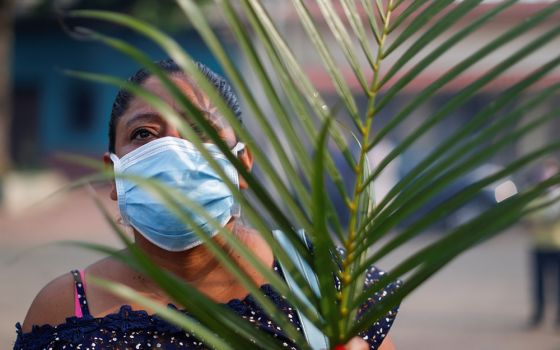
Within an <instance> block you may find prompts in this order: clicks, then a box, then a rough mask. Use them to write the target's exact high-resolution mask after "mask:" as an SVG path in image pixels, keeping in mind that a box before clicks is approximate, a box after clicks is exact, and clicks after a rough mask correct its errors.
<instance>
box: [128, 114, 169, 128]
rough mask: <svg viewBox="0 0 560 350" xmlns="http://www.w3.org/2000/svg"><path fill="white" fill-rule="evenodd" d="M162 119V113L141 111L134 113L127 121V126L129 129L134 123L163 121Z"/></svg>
mask: <svg viewBox="0 0 560 350" xmlns="http://www.w3.org/2000/svg"><path fill="white" fill-rule="evenodd" d="M162 119H163V118H162V117H161V115H159V114H157V113H139V114H135V115H133V116H132V117H130V118H129V119H128V120H127V121H126V128H127V129H128V128H130V127H131V126H132V125H134V124H138V123H142V122H161V121H162Z"/></svg>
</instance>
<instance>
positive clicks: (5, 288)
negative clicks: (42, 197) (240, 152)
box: [0, 190, 560, 350]
mask: <svg viewBox="0 0 560 350" xmlns="http://www.w3.org/2000/svg"><path fill="white" fill-rule="evenodd" d="M99 195H100V196H101V197H102V198H104V201H105V202H106V204H108V205H109V207H110V208H111V210H113V212H115V213H116V211H115V206H114V204H113V203H111V201H110V200H109V199H108V196H107V191H106V190H101V191H100V193H99ZM46 203H47V204H46V205H44V206H43V207H37V208H34V209H30V210H27V211H26V212H25V214H20V215H18V216H15V217H14V216H13V215H8V214H7V213H2V214H1V216H0V227H1V228H2V229H1V237H2V244H1V247H0V257H1V258H0V295H2V298H1V299H0V309H1V310H2V318H1V320H0V322H1V323H0V348H2V349H8V348H11V346H12V344H13V340H14V338H15V328H14V324H15V323H16V321H22V320H23V318H24V316H25V312H26V310H27V308H28V307H29V305H30V303H31V301H32V299H33V297H34V295H35V294H36V293H37V292H38V291H39V289H40V288H41V287H42V286H43V285H44V284H45V283H47V282H48V281H50V280H51V279H53V278H54V277H56V276H58V275H60V274H63V273H66V272H68V271H70V270H71V269H74V268H82V267H85V266H87V264H89V263H90V262H92V261H94V260H95V259H97V258H98V255H96V254H94V253H91V252H88V251H85V250H83V249H80V248H74V247H69V246H67V245H61V244H58V243H56V242H57V241H61V240H86V241H93V242H98V243H106V244H110V245H118V242H117V240H116V239H115V237H114V236H113V234H112V233H111V231H110V228H109V226H108V225H107V224H106V223H105V222H104V221H103V218H102V216H101V214H100V213H99V211H98V210H97V209H96V208H95V205H94V204H93V202H92V200H91V199H90V198H89V197H88V195H87V193H86V192H85V191H77V192H74V193H70V194H67V195H63V196H61V197H58V198H55V199H54V200H49V201H48V202H46ZM115 216H116V214H115ZM428 239H430V236H429V235H428V236H425V237H422V238H420V239H418V240H416V241H414V242H412V243H410V244H409V245H407V247H405V248H404V249H403V251H402V254H406V252H410V251H412V250H413V249H417V248H418V247H419V246H421V245H423V244H425V243H426V242H427V240H428ZM528 243H529V240H528V237H527V236H526V233H525V232H524V231H522V230H520V229H514V230H511V231H509V232H507V233H505V234H503V235H501V236H499V237H497V238H495V239H493V240H491V241H489V242H486V243H485V244H483V245H482V246H479V247H477V248H475V249H474V250H472V251H470V252H468V253H466V254H464V255H463V256H461V257H460V258H458V259H457V260H456V261H455V262H453V263H452V264H451V265H450V266H448V267H446V268H445V269H444V270H443V271H441V272H440V273H439V274H438V275H436V276H435V277H434V278H432V279H431V280H429V281H428V282H427V283H426V284H425V285H424V286H422V287H421V288H420V289H419V290H417V291H416V292H414V293H413V294H412V295H411V296H410V297H409V299H408V300H406V301H405V302H404V303H403V305H402V306H401V310H400V314H399V316H398V317H397V321H396V323H395V326H394V328H393V330H392V331H391V335H392V337H393V339H394V342H395V344H396V346H397V348H398V349H399V350H406V349H429V350H439V349H442V350H443V349H445V350H448V349H454V350H462V349H465V350H467V349H468V350H473V349H476V350H485V349H488V350H490V349H493V350H494V349H510V350H516V349H519V350H521V349H535V350H537V349H538V350H553V349H560V331H559V330H558V329H555V328H554V327H553V326H552V321H553V320H551V319H550V318H551V317H549V320H548V322H547V325H545V326H544V327H542V328H539V329H536V330H528V329H526V328H525V324H526V321H527V318H528V315H529V291H528V288H527V285H528V248H529V247H528ZM402 256H403V255H400V257H402ZM398 258H399V257H398V256H394V257H392V258H391V259H389V260H387V261H385V262H382V265H383V266H386V265H391V264H392V262H394V261H396V260H397V259H398ZM383 266H382V267H383ZM549 311H552V310H549ZM550 314H551V313H550ZM549 316H552V315H549Z"/></svg>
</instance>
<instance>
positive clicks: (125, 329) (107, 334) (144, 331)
mask: <svg viewBox="0 0 560 350" xmlns="http://www.w3.org/2000/svg"><path fill="white" fill-rule="evenodd" d="M274 270H275V271H277V272H278V273H280V274H281V271H280V268H279V264H278V263H277V262H276V261H275V262H274ZM383 274H384V272H383V271H381V270H378V269H377V268H375V267H372V268H370V269H369V270H368V271H367V274H366V279H365V286H366V287H368V286H371V285H373V284H374V283H375V282H376V281H378V280H379V278H380V277H381V276H382V275H383ZM74 276H76V274H74ZM399 284H400V282H399V281H397V282H394V283H391V284H390V285H389V286H388V287H386V288H385V289H384V290H381V291H380V292H379V293H375V294H373V295H372V296H371V297H370V298H369V299H368V302H367V303H366V304H365V305H364V308H362V310H363V309H367V307H368V306H370V305H373V304H375V303H376V302H378V301H379V300H381V299H382V298H383V297H384V296H385V295H387V293H392V291H393V290H394V289H395V288H397V287H398V286H399ZM260 289H261V291H262V292H263V294H264V295H266V296H267V297H269V298H270V299H271V300H272V302H273V303H274V304H275V305H276V306H277V307H278V309H279V310H281V311H282V312H284V313H285V314H287V315H288V318H289V319H290V321H291V322H292V323H293V324H294V325H295V327H296V328H297V329H298V330H301V327H300V321H299V318H298V315H297V312H296V311H295V310H294V309H293V308H292V307H291V306H290V305H289V304H288V303H287V302H286V300H285V299H284V297H282V296H281V295H280V294H278V293H277V292H276V291H275V290H274V289H273V288H272V287H271V286H270V285H268V284H264V285H262V286H261V287H260ZM77 290H78V293H79V294H81V293H84V294H83V295H80V300H86V299H85V292H84V290H83V288H82V289H80V288H78V289H77ZM225 306H227V307H228V308H230V309H231V310H232V311H234V312H235V313H236V314H238V315H240V316H241V317H242V318H243V319H245V320H247V321H248V322H250V323H252V324H254V325H255V327H257V328H259V329H261V330H263V331H266V332H268V333H270V334H272V335H273V336H274V337H276V338H279V340H281V341H282V342H283V344H284V346H285V347H286V348H287V349H293V350H297V347H296V346H295V345H294V343H293V342H292V340H291V339H289V338H287V337H286V336H285V335H284V334H283V332H282V329H281V328H280V327H277V326H276V325H274V323H273V322H272V321H270V319H269V317H268V316H267V315H266V314H265V313H264V311H263V310H262V308H261V307H260V306H259V305H258V304H257V303H256V302H255V300H254V298H253V297H252V296H251V295H248V296H247V297H245V298H244V299H243V300H239V299H233V300H230V301H229V302H228V303H227V304H226V305H225ZM170 307H173V306H172V305H170ZM82 312H83V314H84V316H83V317H81V318H78V317H69V318H67V319H66V322H65V323H62V324H60V325H58V326H50V325H43V326H33V329H32V331H31V332H28V333H23V332H22V328H21V325H20V324H19V323H18V324H16V328H17V339H16V342H15V345H14V350H35V349H37V350H43V349H44V350H63V349H81V350H94V349H166V350H175V349H181V350H184V349H189V350H195V349H196V350H200V349H208V348H207V347H206V346H205V345H204V344H203V343H202V342H201V341H199V340H198V339H196V338H195V337H194V336H192V335H190V334H189V333H187V332H185V331H184V330H182V329H180V328H178V327H175V326H173V325H171V324H170V323H168V322H166V321H165V320H163V319H161V318H159V317H158V316H157V315H149V314H148V313H147V312H146V311H142V310H132V309H131V307H130V306H128V305H124V306H122V307H121V309H120V311H119V312H118V313H113V314H109V315H107V316H104V317H100V318H94V317H93V316H91V314H90V313H89V311H88V310H87V309H84V308H82ZM184 313H185V314H186V312H184ZM396 314H397V308H395V309H393V310H392V311H390V312H389V313H388V314H387V315H386V316H385V317H383V318H382V319H380V320H379V321H378V322H376V323H374V324H372V325H371V327H370V328H369V329H368V330H367V331H366V332H364V333H363V334H361V336H362V337H363V338H364V339H365V340H366V341H367V342H368V343H369V344H370V349H372V350H374V349H377V348H378V347H379V345H380V344H381V342H382V341H383V339H384V338H385V336H386V335H387V332H388V331H389V329H390V328H391V325H392V324H393V321H394V319H395V316H396Z"/></svg>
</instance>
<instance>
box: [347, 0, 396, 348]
mask: <svg viewBox="0 0 560 350" xmlns="http://www.w3.org/2000/svg"><path fill="white" fill-rule="evenodd" d="M392 3H393V0H390V1H389V4H388V5H387V13H386V14H385V16H384V18H385V21H384V22H383V33H382V35H381V41H380V44H379V47H378V50H377V57H376V62H375V65H374V73H373V79H372V81H371V83H370V94H369V95H368V106H367V111H366V119H365V125H364V128H362V129H360V132H361V138H362V143H367V141H368V140H369V136H370V135H369V133H370V130H371V125H372V122H373V119H374V116H375V101H376V97H377V90H376V86H377V83H378V79H379V68H380V65H381V61H382V52H383V49H384V44H385V40H386V37H387V34H386V32H387V28H388V26H389V23H390V19H391V10H390V9H391V8H392ZM365 159H366V150H365V149H364V148H363V147H361V148H360V156H359V161H358V165H357V168H355V173H356V182H355V185H354V193H353V200H352V202H349V203H348V208H349V210H350V220H349V225H348V236H347V238H346V241H345V242H344V248H345V249H346V256H345V258H344V259H343V261H342V274H341V300H340V306H339V307H340V314H341V316H342V319H341V320H340V322H339V329H340V332H339V333H340V336H343V335H344V334H346V332H347V331H348V329H349V328H350V325H349V323H350V322H351V320H350V319H349V318H348V317H346V316H348V314H349V310H350V309H349V307H348V306H349V304H350V303H351V301H352V299H354V298H355V295H354V293H355V292H356V291H357V290H358V289H356V288H355V286H353V285H352V283H351V276H352V273H353V270H355V269H356V268H357V266H356V265H357V264H359V263H360V261H361V260H362V259H361V257H360V258H356V257H355V254H356V253H355V252H354V250H355V247H356V244H357V243H358V240H359V239H360V237H359V236H358V234H359V232H356V228H357V225H358V224H359V218H358V215H359V213H360V212H359V210H358V209H359V205H360V198H361V196H360V193H361V192H362V189H363V184H362V181H363V176H364V168H365ZM339 339H341V338H339Z"/></svg>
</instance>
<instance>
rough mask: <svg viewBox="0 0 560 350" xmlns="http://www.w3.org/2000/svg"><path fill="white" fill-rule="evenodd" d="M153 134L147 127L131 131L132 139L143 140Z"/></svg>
mask: <svg viewBox="0 0 560 350" xmlns="http://www.w3.org/2000/svg"><path fill="white" fill-rule="evenodd" d="M152 136H154V134H153V132H151V131H149V130H147V129H138V130H136V131H134V132H133V133H132V139H133V140H145V139H148V138H150V137H152Z"/></svg>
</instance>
